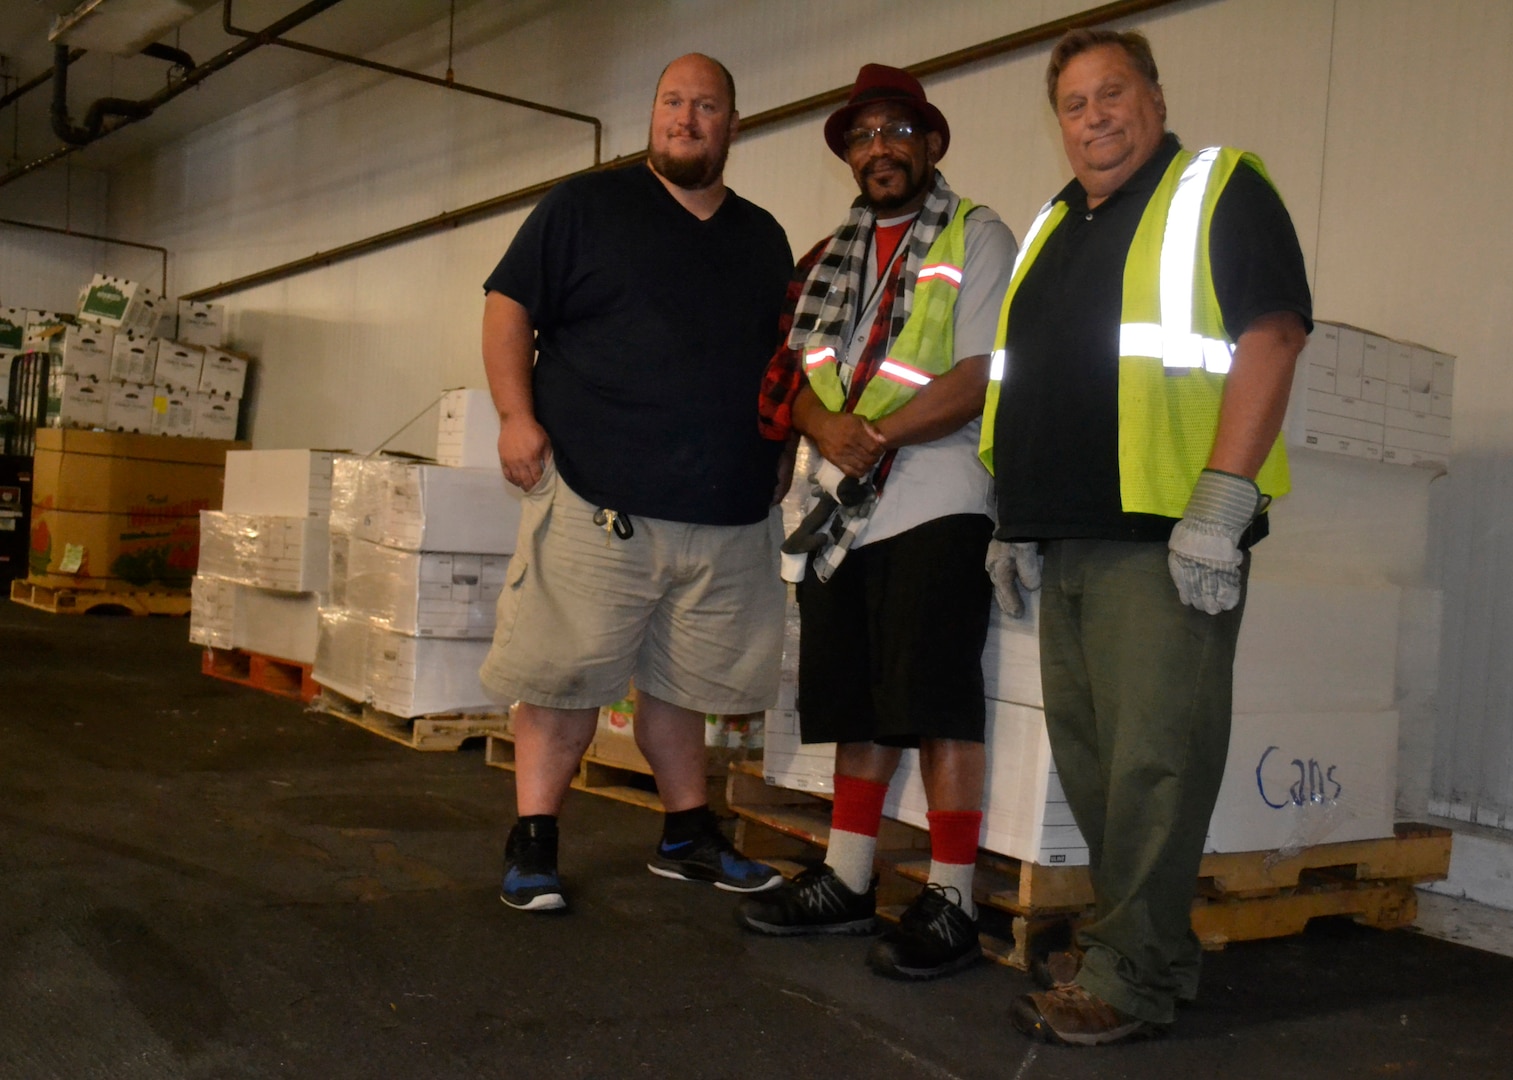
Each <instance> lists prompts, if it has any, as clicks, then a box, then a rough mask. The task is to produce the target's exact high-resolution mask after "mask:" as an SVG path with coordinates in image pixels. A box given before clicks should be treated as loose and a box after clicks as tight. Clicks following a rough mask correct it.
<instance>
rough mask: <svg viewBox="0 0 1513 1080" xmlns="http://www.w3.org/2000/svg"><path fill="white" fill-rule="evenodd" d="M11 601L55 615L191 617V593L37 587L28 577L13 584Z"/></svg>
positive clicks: (51, 586) (53, 586)
mask: <svg viewBox="0 0 1513 1080" xmlns="http://www.w3.org/2000/svg"><path fill="white" fill-rule="evenodd" d="M11 601H12V602H13V603H17V604H24V605H25V606H27V607H31V608H36V609H37V610H38V611H46V612H49V613H50V614H53V615H175V616H177V615H188V614H189V593H188V591H187V590H186V591H183V592H172V591H170V592H127V591H119V592H118V591H116V590H114V589H69V588H60V587H58V586H56V585H37V584H35V583H33V582H30V581H27V580H26V579H25V578H17V579H16V580H15V581H12V582H11Z"/></svg>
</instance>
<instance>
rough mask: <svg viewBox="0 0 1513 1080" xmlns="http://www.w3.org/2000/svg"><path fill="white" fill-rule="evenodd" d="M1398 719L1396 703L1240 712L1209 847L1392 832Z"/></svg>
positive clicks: (1294, 844) (1264, 846) (1280, 845)
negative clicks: (1371, 708)
mask: <svg viewBox="0 0 1513 1080" xmlns="http://www.w3.org/2000/svg"><path fill="white" fill-rule="evenodd" d="M1397 725H1398V714H1397V712H1396V710H1393V709H1385V710H1382V711H1380V712H1354V713H1317V712H1295V713H1248V714H1247V713H1238V714H1236V715H1235V718H1234V725H1233V727H1232V729H1231V733H1230V740H1229V758H1228V760H1227V762H1226V764H1225V768H1224V782H1223V784H1222V785H1221V787H1220V788H1219V801H1218V804H1217V805H1216V806H1215V808H1214V814H1213V818H1212V820H1211V821H1210V822H1209V827H1208V843H1207V846H1206V849H1205V850H1208V851H1221V852H1227V851H1272V850H1277V849H1288V850H1296V849H1299V848H1303V847H1308V846H1310V845H1313V844H1332V843H1342V842H1345V841H1348V840H1371V839H1376V838H1379V837H1388V836H1391V835H1393V831H1392V824H1393V818H1394V804H1395V802H1396V797H1397Z"/></svg>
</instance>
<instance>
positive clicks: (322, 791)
mask: <svg viewBox="0 0 1513 1080" xmlns="http://www.w3.org/2000/svg"><path fill="white" fill-rule="evenodd" d="M186 632H187V620H184V619H165V618H150V619H149V618H136V619H133V618H99V617H80V616H53V615H46V614H43V613H41V612H37V611H33V610H30V609H27V608H23V607H20V606H18V605H15V604H11V603H8V602H0V1078H3V1080H52V1078H59V1080H84V1078H108V1080H138V1078H142V1080H146V1078H161V1077H175V1078H177V1077H187V1078H207V1080H210V1078H213V1080H223V1078H249V1080H252V1078H265V1077H301V1078H302V1077H312V1078H346V1077H352V1078H370V1077H371V1078H431V1077H438V1078H453V1077H455V1078H465V1077H507V1078H517V1077H518V1078H527V1077H551V1078H556V1077H679V1078H690V1080H693V1078H702V1077H709V1078H714V1077H722V1078H724V1077H730V1078H768V1077H799V1078H808V1077H816V1078H821V1077H822V1078H834V1080H844V1078H850V1077H857V1078H862V1077H866V1078H873V1080H876V1078H892V1077H926V1078H950V1077H960V1078H976V1077H1007V1078H1013V1080H1031V1078H1033V1080H1051V1078H1084V1077H1089V1078H1090V1077H1130V1078H1153V1080H1155V1078H1159V1080H1174V1078H1186V1077H1202V1078H1209V1077H1215V1078H1220V1077H1240V1078H1252V1077H1253V1078H1257V1080H1262V1078H1265V1080H1272V1078H1276V1080H1282V1078H1288V1080H1295V1078H1300V1077H1301V1078H1311V1077H1329V1078H1342V1077H1362V1078H1365V1077H1389V1078H1417V1077H1429V1078H1435V1080H1438V1078H1441V1077H1443V1078H1457V1080H1461V1078H1466V1080H1469V1078H1479V1077H1489V1078H1490V1077H1499V1078H1505V1077H1509V1076H1513V959H1510V958H1506V957H1501V956H1496V955H1493V954H1490V953H1483V952H1478V951H1475V950H1472V949H1468V948H1465V947H1462V946H1458V945H1453V944H1450V943H1447V942H1444V941H1440V940H1437V939H1432V938H1428V937H1424V936H1421V935H1418V934H1415V933H1412V932H1396V933H1382V932H1378V931H1373V930H1368V929H1365V928H1361V927H1357V926H1355V925H1353V924H1351V923H1348V922H1343V923H1340V922H1330V921H1323V922H1315V923H1314V924H1313V925H1312V927H1311V928H1310V931H1309V933H1308V934H1306V935H1304V936H1301V937H1297V938H1292V939H1287V940H1280V941H1272V942H1262V943H1252V944H1246V945H1240V946H1232V947H1230V948H1229V949H1227V950H1225V951H1224V952H1220V953H1214V954H1211V955H1210V956H1209V958H1208V964H1207V969H1206V983H1205V986H1204V991H1203V994H1202V996H1201V998H1200V1000H1199V1002H1198V1003H1197V1004H1196V1005H1195V1006H1193V1007H1192V1008H1190V1009H1188V1010H1187V1011H1185V1012H1184V1014H1183V1016H1182V1018H1181V1021H1180V1023H1179V1025H1178V1027H1177V1028H1176V1030H1175V1031H1174V1032H1173V1034H1172V1035H1171V1036H1169V1037H1167V1038H1165V1039H1163V1040H1159V1041H1155V1042H1150V1043H1144V1044H1138V1045H1133V1046H1126V1047H1116V1048H1103V1049H1097V1050H1066V1049H1057V1048H1051V1047H1044V1046H1033V1045H1032V1044H1030V1043H1028V1042H1027V1041H1025V1040H1024V1039H1023V1038H1022V1037H1021V1036H1020V1035H1018V1034H1017V1033H1016V1032H1015V1031H1013V1029H1012V1028H1010V1027H1009V1025H1008V1022H1007V1006H1008V1003H1009V1001H1010V999H1011V998H1012V997H1013V996H1014V995H1016V994H1019V993H1022V992H1025V991H1026V990H1028V989H1029V984H1028V981H1027V979H1026V977H1025V976H1023V975H1022V974H1020V973H1019V972H1016V971H1013V970H1010V969H1008V968H1002V967H995V966H990V965H984V966H981V967H978V968H976V969H974V970H972V971H970V972H968V973H966V974H964V975H961V976H959V977H957V978H954V979H951V980H948V981H945V982H940V983H933V984H924V985H906V984H898V983H893V982H889V981H887V980H883V979H880V978H877V977H876V976H874V975H872V974H871V973H870V972H868V971H867V970H866V968H865V967H864V966H863V962H862V961H863V956H864V955H865V952H866V949H867V942H866V941H865V940H856V939H847V940H843V941H815V940H801V941H786V942H785V941H774V940H768V939H762V938H756V937H752V936H749V935H747V934H745V933H743V932H742V931H740V930H739V929H738V928H737V927H736V926H735V924H734V923H733V921H732V919H731V909H732V907H733V905H734V900H733V899H732V898H731V897H730V896H729V895H728V894H724V893H720V892H717V891H714V890H712V889H709V888H706V887H704V886H698V885H690V884H686V883H680V882H671V881H667V880H664V879H662V878H658V877H654V876H653V875H651V874H649V873H648V872H647V871H646V869H645V859H646V856H647V854H648V853H649V851H650V848H651V845H652V844H653V842H654V841H655V839H656V834H657V830H658V825H659V822H658V819H657V817H656V815H654V814H652V813H650V812H648V811H646V810H643V809H639V808H636V807H631V806H627V805H624V804H620V803H615V802H611V801H609V800H606V799H603V798H601V797H598V796H593V795H584V794H578V793H574V794H573V795H572V796H571V797H570V801H569V803H568V805H567V808H566V810H565V812H564V816H563V854H562V868H563V871H564V874H565V877H566V882H567V885H568V887H569V889H570V895H571V899H572V902H573V904H574V911H573V912H572V913H571V914H569V915H567V916H561V917H552V916H539V915H537V916H532V915H525V914H520V913H516V912H512V911H509V910H507V909H506V908H505V907H504V906H503V905H502V904H500V903H499V900H498V899H497V893H496V888H497V876H498V871H499V852H500V848H501V845H502V843H503V839H504V834H505V832H506V830H507V827H508V824H509V822H510V819H511V816H512V813H511V806H512V797H513V789H512V778H511V776H510V775H509V774H508V773H506V772H504V771H502V770H500V769H495V768H489V767H487V766H485V765H484V764H483V755H482V752H481V749H478V748H472V747H470V748H467V749H464V750H462V751H460V752H456V753H420V752H417V751H413V750H410V749H407V748H405V747H402V746H399V745H396V744H394V743H391V742H387V741H385V740H383V739H380V738H378V737H376V736H374V735H372V734H369V733H368V732H366V731H363V730H361V729H360V728H357V727H355V726H353V725H351V724H348V723H346V722H344V721H342V720H339V719H336V718H333V717H330V716H326V715H324V714H320V713H307V712H305V711H303V710H302V708H301V707H300V706H299V705H298V704H296V703H294V702H289V701H284V700H282V699H278V698H274V697H271V696H268V695H265V694H261V693H258V692H256V691H253V690H248V689H245V688H242V687H238V686H235V685H232V684H229V683H225V682H221V681H218V680H215V679H212V678H209V677H206V676H203V675H201V674H199V653H198V650H197V649H195V648H194V647H192V646H190V645H189V644H188V643H187V642H186V640H185V635H186Z"/></svg>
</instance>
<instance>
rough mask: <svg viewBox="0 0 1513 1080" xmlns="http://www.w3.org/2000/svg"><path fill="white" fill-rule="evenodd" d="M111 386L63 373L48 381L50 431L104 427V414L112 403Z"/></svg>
mask: <svg viewBox="0 0 1513 1080" xmlns="http://www.w3.org/2000/svg"><path fill="white" fill-rule="evenodd" d="M109 386H110V384H109V383H97V382H94V381H92V380H88V379H81V378H79V377H78V376H77V375H65V374H64V373H63V372H61V371H57V372H53V373H51V374H49V375H48V377H47V422H48V425H49V426H50V427H81V428H87V427H97V428H103V427H104V426H105V410H106V406H107V405H108V404H109V402H110V389H109Z"/></svg>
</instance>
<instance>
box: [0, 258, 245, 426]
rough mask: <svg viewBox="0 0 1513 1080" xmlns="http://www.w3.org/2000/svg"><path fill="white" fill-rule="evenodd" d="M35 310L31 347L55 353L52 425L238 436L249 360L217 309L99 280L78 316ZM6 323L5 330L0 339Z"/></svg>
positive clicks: (31, 317) (130, 283)
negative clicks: (231, 342) (227, 338)
mask: <svg viewBox="0 0 1513 1080" xmlns="http://www.w3.org/2000/svg"><path fill="white" fill-rule="evenodd" d="M47 315H48V313H45V312H32V313H28V321H27V324H26V325H27V328H26V336H25V341H26V345H25V347H26V348H29V349H39V350H44V351H48V352H51V353H52V354H53V356H54V359H55V362H54V364H53V369H52V372H51V375H50V377H49V385H48V421H47V422H48V425H49V426H51V427H63V428H101V429H105V430H109V431H123V432H129V433H133V434H142V435H171V436H176V437H187V438H201V439H223V440H224V439H234V438H235V437H236V433H237V426H238V422H239V418H240V412H241V402H242V398H243V395H244V393H245V390H246V384H247V367H248V363H249V360H248V358H247V357H246V356H244V355H242V354H240V353H234V352H231V351H229V350H227V349H226V348H225V347H224V345H225V342H224V334H223V327H224V311H223V309H221V308H220V307H219V306H217V305H213V304H199V303H193V302H189V301H180V302H179V303H178V304H177V305H175V304H173V303H172V302H170V301H168V300H166V299H165V298H163V297H161V296H158V295H157V294H156V293H154V292H153V290H152V289H150V288H149V287H148V286H146V285H143V284H142V283H141V282H134V281H129V280H126V279H124V278H118V277H112V276H109V275H105V274H96V275H95V276H94V279H93V280H92V281H91V282H90V283H89V285H87V286H86V287H85V288H84V290H83V291H82V292H81V294H80V297H79V310H78V313H77V315H60V316H56V317H52V318H48V317H47ZM3 333H4V327H3V326H0V340H3Z"/></svg>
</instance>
